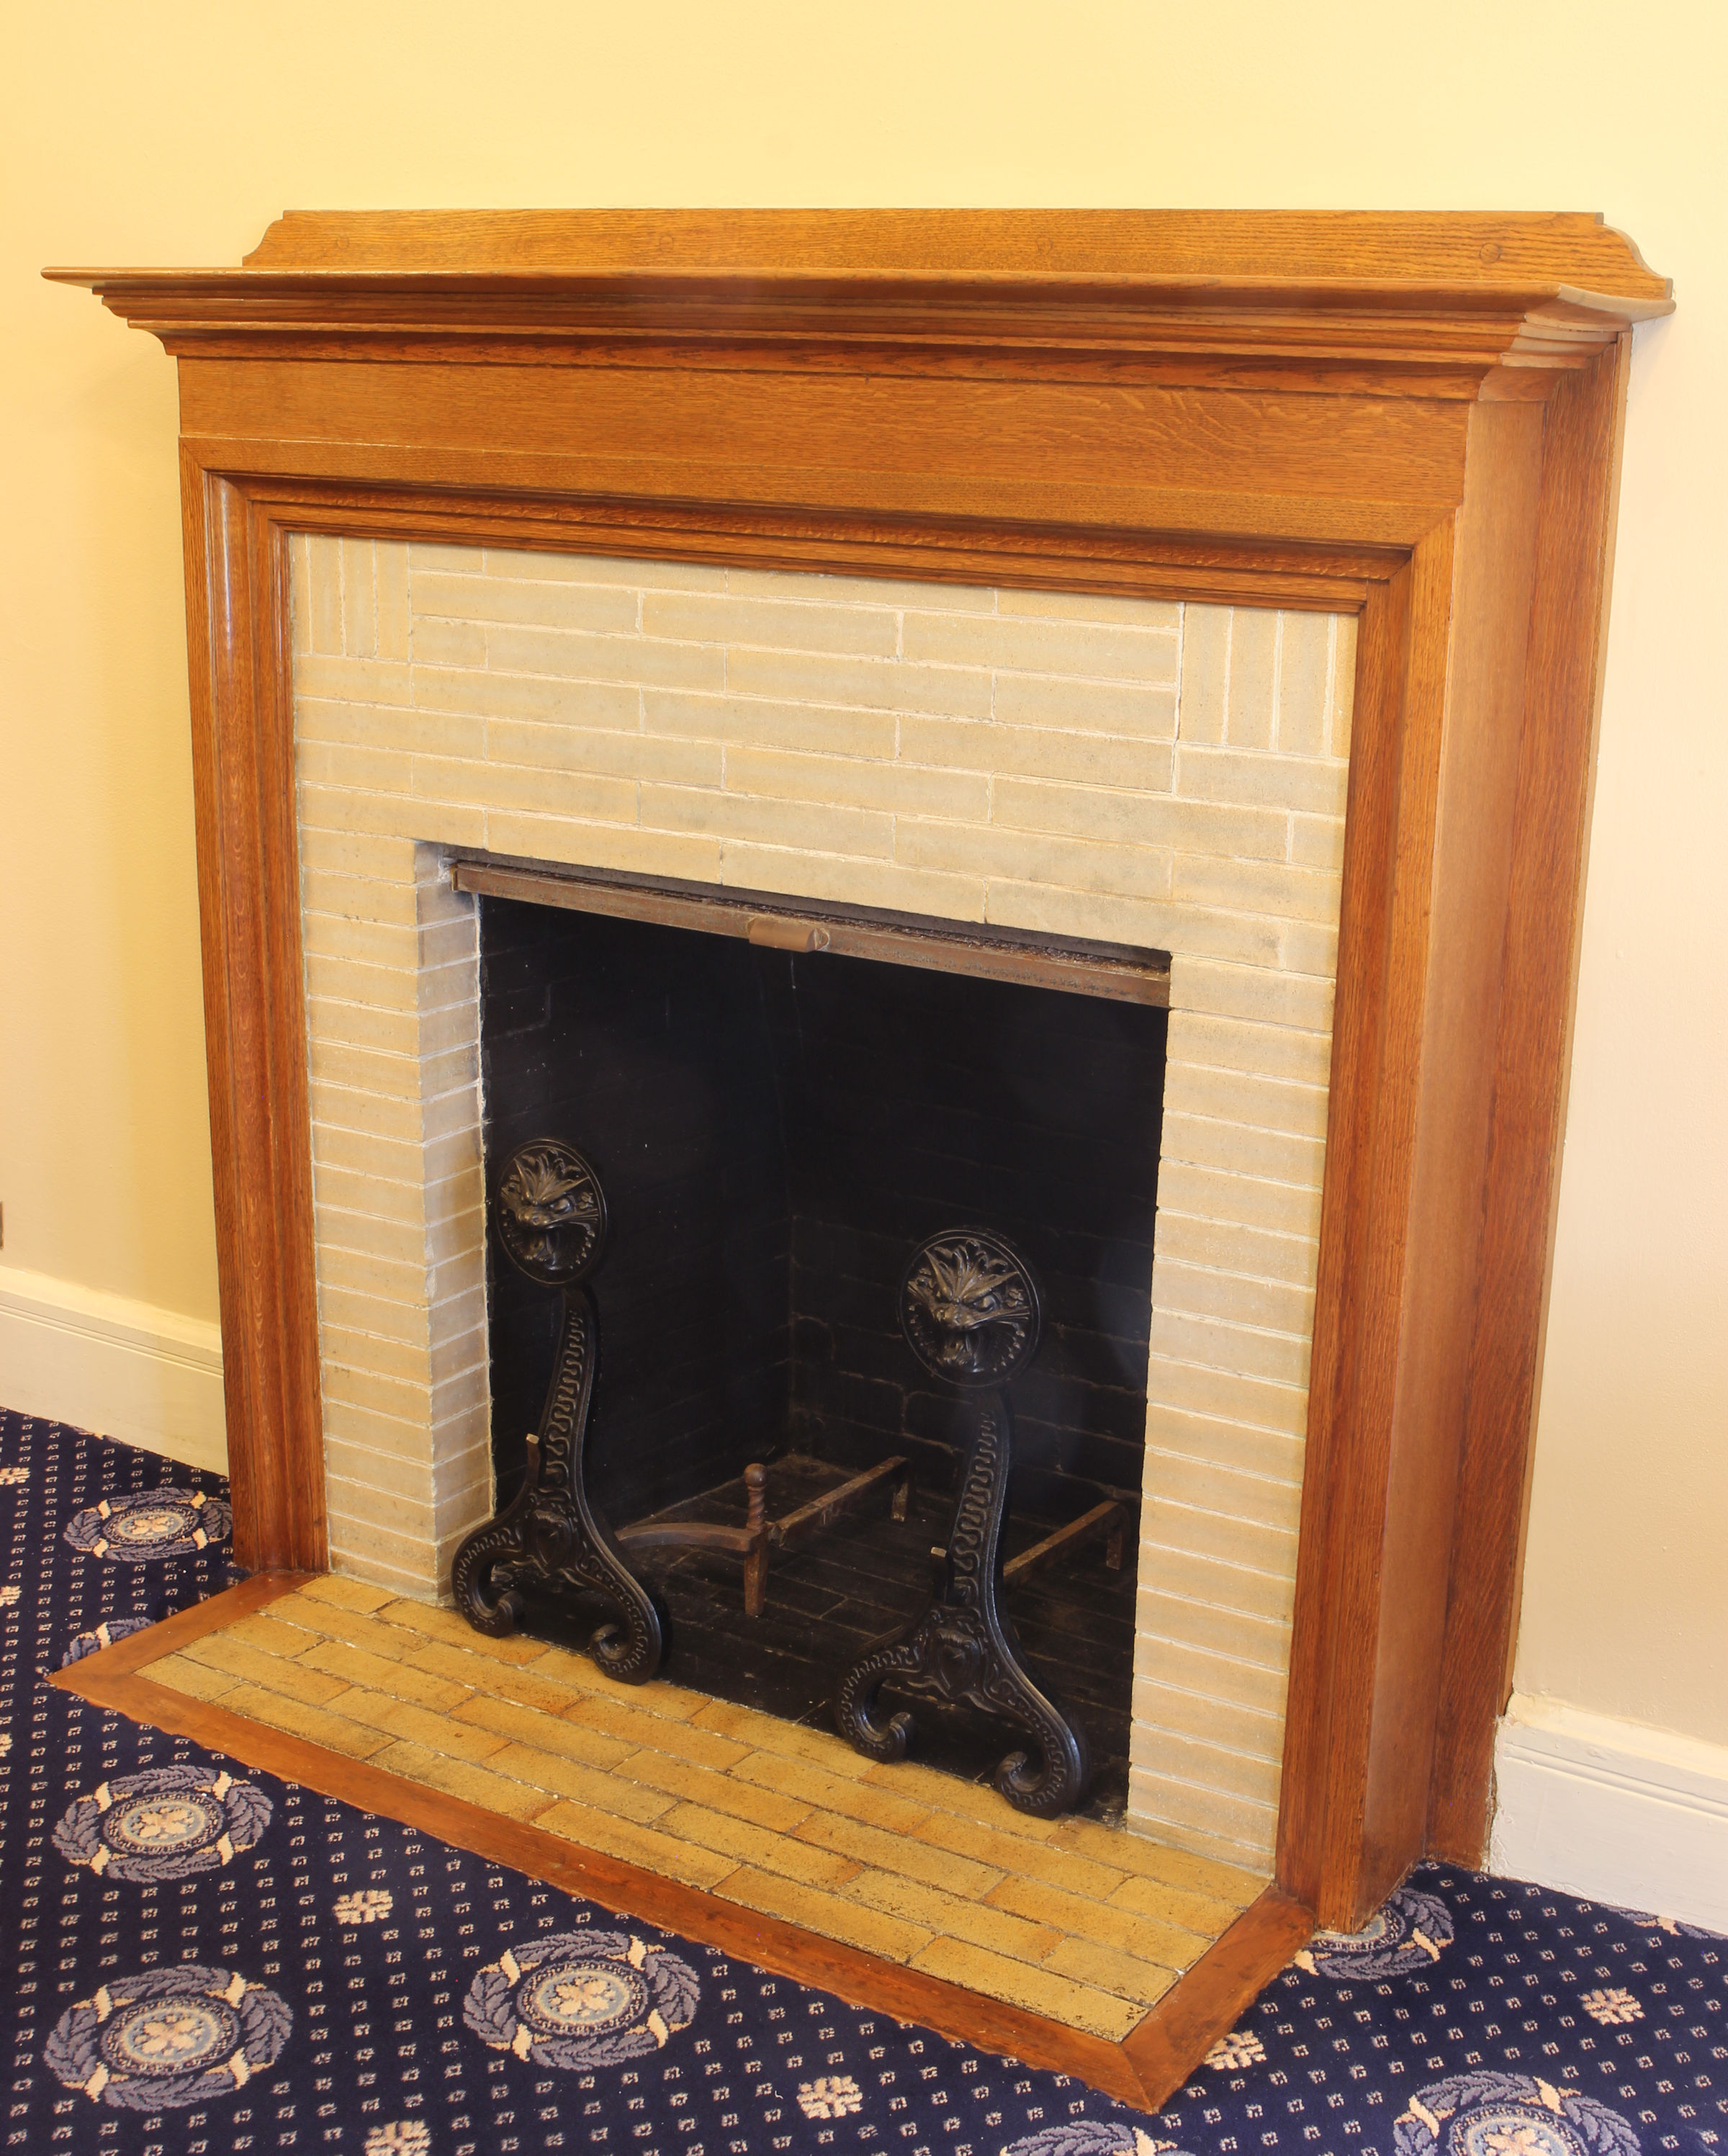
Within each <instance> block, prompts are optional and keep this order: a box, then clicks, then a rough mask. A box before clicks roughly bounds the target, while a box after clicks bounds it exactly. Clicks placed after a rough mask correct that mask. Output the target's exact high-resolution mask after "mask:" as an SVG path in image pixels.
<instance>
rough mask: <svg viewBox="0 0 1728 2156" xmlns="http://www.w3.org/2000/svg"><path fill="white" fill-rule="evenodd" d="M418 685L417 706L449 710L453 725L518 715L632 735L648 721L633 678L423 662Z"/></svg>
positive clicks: (540, 723)
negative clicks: (550, 675) (490, 670)
mask: <svg viewBox="0 0 1728 2156" xmlns="http://www.w3.org/2000/svg"><path fill="white" fill-rule="evenodd" d="M621 640H622V639H621ZM413 685H414V702H415V705H416V706H417V708H418V709H420V710H423V711H428V712H438V713H442V714H445V715H447V717H446V722H447V723H451V724H454V722H455V721H456V719H457V718H458V717H461V718H464V719H466V720H467V721H469V723H470V724H473V723H476V722H479V721H485V722H488V723H490V722H495V721H499V720H501V719H517V720H520V721H524V722H525V723H526V724H528V725H531V726H578V727H581V726H592V727H597V728H598V729H599V730H600V731H602V732H605V733H629V732H632V731H634V730H635V728H636V727H638V726H639V725H640V724H641V719H642V702H643V699H642V691H641V690H640V689H639V688H638V687H637V686H636V685H634V684H633V682H630V681H628V680H623V681H554V680H547V679H546V677H545V676H544V675H509V674H487V673H484V672H479V671H476V670H474V669H472V668H461V667H443V666H433V665H416V667H415V668H414V683H413Z"/></svg>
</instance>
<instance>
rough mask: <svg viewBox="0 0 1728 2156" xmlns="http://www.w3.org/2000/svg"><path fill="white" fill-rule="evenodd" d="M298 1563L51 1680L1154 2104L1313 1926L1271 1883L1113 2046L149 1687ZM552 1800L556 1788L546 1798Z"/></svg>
mask: <svg viewBox="0 0 1728 2156" xmlns="http://www.w3.org/2000/svg"><path fill="white" fill-rule="evenodd" d="M306 1577H307V1575H306V1574H305V1573H264V1574H260V1575H259V1576H257V1577H255V1578H252V1579H249V1580H247V1581H246V1582H245V1583H244V1584H243V1585H241V1586H239V1587H237V1588H230V1589H228V1590H227V1592H225V1593H223V1594H216V1595H213V1596H212V1597H211V1598H210V1599H209V1600H208V1601H206V1602H201V1603H197V1604H194V1606H193V1607H192V1609H185V1610H182V1611H181V1612H179V1613H178V1614H177V1615H175V1616H172V1617H169V1618H165V1619H164V1620H162V1622H161V1623H160V1624H156V1625H151V1626H149V1627H148V1628H147V1629H146V1630H144V1631H142V1632H137V1633H133V1634H132V1635H130V1636H129V1637H128V1638H126V1639H125V1640H117V1641H116V1642H115V1645H113V1646H111V1647H105V1648H104V1649H103V1650H101V1651H100V1653H98V1654H95V1655H86V1656H85V1658H84V1659H83V1660H82V1661H77V1662H74V1663H73V1664H72V1665H71V1666H70V1667H69V1668H67V1669H64V1670H59V1671H55V1672H54V1675H53V1676H51V1677H50V1678H49V1682H50V1683H51V1684H52V1685H54V1686H55V1687H56V1688H57V1689H58V1690H59V1691H67V1692H71V1693H73V1694H74V1695H75V1696H76V1697H79V1699H84V1700H88V1701H89V1702H90V1704H91V1705H92V1706H94V1707H106V1708H110V1709H111V1710H113V1711H114V1712H116V1713H119V1714H124V1715H126V1717H128V1718H129V1719H131V1721H134V1722H144V1723H146V1724H148V1726H149V1727H151V1728H154V1729H163V1730H167V1732H169V1733H170V1734H171V1735H173V1736H177V1737H187V1738H191V1739H192V1741H193V1743H197V1744H202V1745H204V1746H206V1747H207V1748H208V1749H209V1750H211V1751H213V1752H219V1753H223V1754H225V1755H226V1756H227V1757H228V1758H232V1759H238V1760H239V1761H240V1762H241V1763H243V1764H244V1765H246V1766H249V1767H253V1768H257V1769H259V1771H260V1772H262V1773H264V1774H276V1775H279V1776H280V1777H281V1778H282V1779H284V1780H286V1781H292V1782H298V1783H300V1784H303V1785H304V1786H305V1787H306V1788H308V1789H316V1790H317V1791H318V1792H319V1794H320V1795H322V1796H327V1797H336V1798H339V1799H341V1800H342V1801H343V1802H344V1803H346V1804H355V1805H357V1806H359V1807H360V1809H362V1810H364V1811H368V1812H372V1813H375V1814H377V1815H380V1816H381V1817H382V1818H385V1819H393V1820H400V1821H401V1822H402V1824H403V1825H405V1826H411V1827H414V1828H417V1829H418V1830H420V1831H421V1832H422V1833H425V1834H433V1835H438V1837H439V1838H440V1839H441V1840H444V1841H448V1842H449V1843H451V1844H452V1845H454V1847H456V1848H458V1849H465V1850H469V1851H472V1852H473V1853H474V1855H475V1856H484V1857H485V1858H487V1859H488V1860H489V1861H490V1862H492V1863H495V1864H507V1865H510V1866H512V1867H513V1868H514V1869H515V1870H517V1871H526V1873H528V1875H529V1876H531V1877H532V1878H536V1879H544V1880H546V1881H550V1882H551V1884H552V1885H553V1886H561V1887H562V1888H563V1889H564V1890H565V1891H566V1892H568V1893H572V1894H580V1895H582V1896H583V1897H585V1898H587V1899H588V1900H592V1901H596V1902H599V1903H600V1905H601V1906H602V1907H603V1908H607V1909H610V1910H612V1911H613V1912H615V1913H616V1914H618V1915H619V1916H624V1917H640V1918H643V1919H644V1920H645V1921H647V1922H649V1923H653V1924H662V1925H664V1926H665V1927H666V1928H667V1929H668V1930H669V1931H674V1932H677V1933H680V1934H682V1936H683V1937H685V1938H691V1939H695V1940H698V1941H700V1943H702V1944H703V1945H705V1946H712V1947H718V1948H720V1949H721V1950H722V1952H724V1953H735V1954H738V1955H741V1956H742V1957H744V1958H746V1959H748V1960H750V1961H751V1962H754V1963H756V1964H757V1966H758V1967H760V1968H762V1969H770V1970H772V1972H773V1973H774V1974H776V1975H777V1976H787V1977H791V1978H792V1979H795V1980H796V1981H797V1982H798V1983H800V1984H818V1985H820V1986H821V1987H822V1988H823V1989H825V1990H828V1991H834V1992H838V1994H839V1995H840V1996H841V1997H842V1998H843V1999H847V2000H849V2002H850V2003H851V2004H852V2005H855V2006H863V2007H865V2008H868V2009H869V2010H873V2011H875V2012H879V2013H885V2014H891V2015H895V2017H896V2019H898V2020H902V2021H915V2022H918V2023H920V2024H921V2025H924V2026H925V2027H926V2028H931V2029H935V2030H937V2031H939V2033H941V2035H945V2036H949V2037H951V2038H952V2039H953V2040H955V2041H956V2043H961V2044H972V2045H978V2046H982V2047H983V2048H984V2049H986V2050H988V2051H999V2052H1002V2053H1003V2054H1005V2055H1006V2056H1008V2057H1010V2058H1015V2059H1022V2060H1024V2061H1026V2063H1027V2064H1028V2066H1045V2067H1049V2069H1051V2070H1052V2071H1054V2072H1057V2073H1069V2074H1074V2075H1076V2076H1079V2079H1080V2080H1082V2081H1084V2082H1090V2084H1091V2086H1092V2087H1095V2088H1100V2089H1104V2090H1105V2091H1107V2092H1108V2093H1109V2094H1110V2095H1111V2096H1114V2097H1119V2098H1120V2100H1121V2101H1122V2102H1124V2103H1131V2104H1136V2105H1140V2106H1143V2107H1145V2108H1146V2109H1147V2110H1151V2111H1156V2109H1157V2108H1158V2107H1159V2106H1160V2105H1161V2104H1162V2103H1163V2102H1164V2101H1165V2099H1166V2098H1167V2097H1168V2096H1169V2095H1170V2093H1171V2092H1172V2090H1174V2089H1176V2088H1177V2087H1179V2086H1180V2085H1181V2083H1182V2081H1183V2080H1184V2079H1185V2078H1186V2077H1187V2074H1188V2073H1189V2072H1190V2071H1191V2070H1192V2068H1193V2067H1194V2066H1196V2065H1197V2063H1198V2061H1200V2059H1201V2058H1202V2056H1204V2055H1205V2053H1206V2051H1207V2050H1208V2047H1209V2046H1210V2045H1211V2044H1212V2042H1213V2040H1214V2038H1215V2037H1216V2036H1217V2035H1218V2032H1219V2031H1220V2030H1222V2029H1226V2028H1228V2027H1229V2026H1230V2025H1232V2023H1233V2021H1234V2020H1235V2019H1236V2017H1237V2015H1238V2014H1239V2013H1240V2012H1241V2010H1242V2009H1243V2006H1245V2005H1247V2004H1248V2002H1249V2000H1250V1999H1253V1997H1254V1994H1256V1993H1257V1992H1258V1991H1259V1989H1261V1988H1262V1986H1263V1985H1264V1984H1266V1983H1268V1982H1269V1980H1270V1979H1271V1978H1272V1977H1274V1976H1275V1975H1276V1974H1277V1973H1278V1971H1279V1969H1282V1968H1283V1967H1284V1964H1285V1963H1287V1962H1288V1961H1289V1960H1290V1957H1291V1955H1292V1954H1294V1953H1295V1952H1296V1951H1297V1949H1298V1948H1300V1947H1301V1946H1302V1945H1303V1944H1304V1943H1305V1941H1306V1940H1307V1938H1308V1937H1309V1935H1310V1933H1311V1932H1312V1931H1313V1929H1314V1920H1313V1917H1312V1916H1311V1914H1310V1912H1309V1911H1307V1910H1306V1909H1304V1908H1302V1907H1300V1906H1299V1905H1298V1904H1296V1903H1295V1902H1292V1901H1290V1898H1289V1897H1287V1896H1284V1895H1282V1894H1280V1893H1279V1892H1278V1891H1277V1890H1276V1889H1275V1888H1269V1889H1268V1890H1267V1892H1265V1893H1264V1894H1263V1895H1262V1896H1261V1897H1260V1898H1259V1901H1257V1902H1254V1904H1253V1905H1252V1906H1251V1907H1249V1908H1248V1909H1246V1910H1244V1911H1243V1914H1242V1915H1241V1916H1240V1917H1238V1918H1237V1920H1236V1922H1234V1923H1233V1925H1232V1926H1231V1927H1230V1928H1229V1930H1228V1931H1227V1932H1226V1933H1224V1935H1223V1938H1220V1939H1219V1940H1218V1942H1217V1943H1216V1944H1215V1945H1214V1946H1213V1947H1212V1948H1210V1949H1209V1950H1208V1952H1207V1953H1204V1954H1203V1955H1202V1957H1201V1958H1200V1959H1199V1960H1198V1961H1197V1962H1196V1963H1195V1964H1194V1966H1193V1967H1192V1969H1189V1970H1188V1971H1187V1974H1186V1975H1184V1976H1182V1977H1181V1978H1180V1979H1178V1980H1177V1983H1176V1984H1173V1985H1172V1987H1171V1989H1169V1990H1168V1991H1167V1993H1166V1994H1165V1995H1164V1997H1163V1998H1162V1999H1160V2000H1159V2001H1158V2003H1157V2005H1156V2006H1154V2007H1152V2008H1151V2010H1150V2011H1149V2012H1148V2013H1147V2014H1146V2017H1145V2019H1144V2020H1142V2021H1141V2022H1140V2024H1139V2025H1138V2026H1137V2027H1136V2028H1135V2029H1134V2030H1132V2031H1131V2033H1130V2034H1129V2035H1128V2036H1127V2038H1126V2040H1124V2041H1123V2042H1122V2043H1120V2044H1113V2043H1111V2042H1110V2041H1109V2040H1108V2039H1106V2038H1105V2037H1102V2036H1091V2035H1086V2034H1085V2033H1084V2031H1083V2030H1078V2029H1070V2028H1069V2027H1067V2026H1066V2025H1064V2024H1063V2023H1061V2022H1059V2021H1052V2020H1048V2019H1047V2018H1046V2017H1045V2016H1043V2015H1038V2014H1033V2013H1031V2012H1029V2011H1028V2010H1026V2009H1025V2008H1023V2007H1018V2006H1011V2005H1007V2004H1005V2003H1004V2002H1003V2001H1002V2000H1001V1999H988V1998H986V1997H985V1996H984V1995H983V1994H982V1993H979V1992H975V1991H968V1990H967V1989H964V1988H963V1987H962V1986H961V1985H959V1984H951V1983H949V1982H948V1981H946V1979H942V1978H940V1977H934V1976H926V1975H925V1974H922V1973H921V1972H920V1971H919V1970H917V1969H906V1968H903V1967H902V1966H901V1965H900V1963H895V1962H886V1961H882V1960H879V1958H877V1957H876V1956H875V1955H874V1954H870V1953H865V1952H864V1950H863V1949H862V1948H857V1947H850V1946H847V1945H845V1944H843V1943H841V1942H840V1941H838V1940H834V1939H827V1938H822V1937H820V1936H819V1935H818V1933H814V1932H807V1931H803V1930H801V1929H800V1928H798V1927H797V1925H795V1924H789V1923H787V1922H783V1921H782V1919H781V1918H779V1917H767V1916H762V1915H760V1914H758V1913H757V1912H756V1911H755V1910H753V1909H747V1908H745V1907H742V1906H741V1904H739V1903H737V1902H726V1901H722V1900H721V1899H720V1897H719V1896H718V1895H715V1894H708V1893H705V1892H702V1891H701V1889H700V1888H699V1887H695V1886H684V1885H681V1884H680V1883H679V1881H675V1880H670V1879H664V1878H662V1877H661V1876H659V1874H658V1873H656V1872H653V1871H644V1869H643V1868H642V1866H639V1865H635V1864H629V1863H626V1862H625V1861H623V1860H622V1859H621V1858H618V1857H613V1856H606V1855H604V1854H603V1853H602V1851H598V1850H591V1849H583V1848H582V1847H580V1846H579V1845H577V1844H576V1843H574V1842H572V1841H569V1840H566V1839H565V1837H564V1836H563V1835H556V1834H553V1833H551V1832H550V1831H548V1830H546V1829H545V1828H541V1827H536V1826H531V1825H524V1824H522V1823H521V1822H520V1821H519V1820H511V1819H506V1818H505V1817H503V1816H502V1815H500V1814H499V1813H497V1812H490V1811H487V1810H486V1809H484V1807H482V1806H480V1805H479V1804H471V1803H469V1802H468V1801H467V1800H466V1799H464V1798H461V1797H453V1796H449V1795H447V1794H445V1793H444V1791H443V1790H441V1789H429V1788H428V1787H426V1786H425V1785H424V1784H420V1783H417V1782H408V1781H404V1780H403V1779H402V1778H401V1777H400V1776H398V1775H396V1774H388V1773H387V1772H386V1771H385V1770H384V1769H383V1768H378V1767H374V1766H371V1765H369V1764H368V1763H367V1762H365V1761H364V1760H360V1759H352V1758H348V1757H347V1756H346V1754H345V1753H340V1752H332V1751H330V1750H327V1749H326V1748H325V1747H324V1746H322V1745H319V1744H314V1743H310V1742H309V1741H308V1740H307V1739H306V1738H302V1737H295V1736H291V1735H290V1734H289V1733H288V1732H285V1731H283V1730H278V1729H272V1728H269V1727H267V1726H266V1725H265V1724H264V1723H262V1722H253V1721H250V1720H249V1719H248V1718H247V1717H245V1716H244V1715H239V1714H236V1713H234V1712H233V1711H232V1710H231V1709H229V1708H226V1707H223V1705H222V1704H221V1702H219V1701H206V1700H197V1699H192V1698H189V1697H187V1696H186V1695H185V1694H184V1693H182V1692H177V1691H172V1690H171V1689H170V1687H169V1686H167V1685H159V1684H156V1683H154V1682H152V1681H151V1679H150V1678H149V1677H147V1676H140V1675H139V1674H138V1672H139V1671H140V1670H141V1669H142V1668H144V1667H146V1666H147V1665H149V1664H150V1663H151V1662H156V1661H161V1660H162V1658H163V1657H164V1656H165V1655H170V1654H172V1653H173V1652H174V1651H175V1650H177V1648H180V1647H183V1646H185V1645H187V1644H189V1643H190V1642H191V1641H192V1640H198V1639H203V1638H204V1637H205V1636H206V1635H208V1634H209V1633H211V1632H213V1631H218V1630H221V1629H222V1628H223V1626H225V1625H229V1624H232V1623H233V1621H234V1620H235V1619H236V1618H238V1617H242V1616H245V1615H248V1614H250V1613H251V1612H252V1611H253V1610H254V1609H267V1608H268V1607H269V1604H271V1603H272V1602H274V1601H277V1600H279V1599H281V1597H283V1596H284V1595H287V1594H292V1593H293V1592H294V1591H295V1588H296V1587H298V1586H300V1585H301V1584H303V1583H304V1581H305V1578H306ZM548 1801H550V1799H549V1800H548Z"/></svg>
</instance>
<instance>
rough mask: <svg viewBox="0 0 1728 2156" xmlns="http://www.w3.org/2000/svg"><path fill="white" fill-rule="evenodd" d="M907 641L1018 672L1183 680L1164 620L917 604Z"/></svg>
mask: <svg viewBox="0 0 1728 2156" xmlns="http://www.w3.org/2000/svg"><path fill="white" fill-rule="evenodd" d="M900 648H901V649H902V650H903V651H904V652H905V654H906V656H907V658H908V659H910V660H934V661H936V662H938V663H939V664H941V665H950V666H956V665H957V666H987V667H990V668H992V670H1008V671H1012V672H1013V673H1017V674H1047V675H1049V674H1062V675H1082V676H1084V678H1086V679H1087V680H1094V681H1096V680H1111V681H1156V682H1173V681H1174V680H1175V679H1176V661H1177V644H1176V639H1175V638H1174V637H1173V636H1172V635H1171V634H1169V632H1168V631H1167V629H1163V628H1158V629H1141V628H1137V627H1130V626H1126V625H1124V624H1109V623H1105V622H1100V621H1064V620H1061V619H1054V618H1052V617H1051V616H1049V615H1048V614H1042V615H1040V614H1018V615H1017V614H995V615H990V614H982V613H964V614H954V613H912V612H910V611H909V612H908V613H906V615H905V627H904V629H903V632H902V637H901V647H900Z"/></svg>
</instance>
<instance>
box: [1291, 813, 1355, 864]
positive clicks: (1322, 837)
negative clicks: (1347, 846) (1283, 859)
mask: <svg viewBox="0 0 1728 2156" xmlns="http://www.w3.org/2000/svg"><path fill="white" fill-rule="evenodd" d="M1290 859H1291V860H1293V861H1295V862H1298V863H1300V865H1303V866H1304V867H1307V868H1315V869H1336V870H1341V869H1342V867H1343V865H1344V823H1343V819H1342V818H1341V817H1338V816H1305V815H1293V816H1292V817H1291V818H1290Z"/></svg>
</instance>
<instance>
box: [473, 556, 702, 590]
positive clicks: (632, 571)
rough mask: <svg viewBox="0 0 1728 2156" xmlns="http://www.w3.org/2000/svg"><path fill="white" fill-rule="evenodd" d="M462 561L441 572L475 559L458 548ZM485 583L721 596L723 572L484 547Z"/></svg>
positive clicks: (691, 565)
mask: <svg viewBox="0 0 1728 2156" xmlns="http://www.w3.org/2000/svg"><path fill="white" fill-rule="evenodd" d="M461 552H462V554H463V560H462V561H460V562H457V561H452V562H447V563H444V564H443V565H442V566H444V567H449V568H458V569H459V568H463V567H465V566H466V565H467V564H469V563H470V562H472V561H473V560H474V550H473V549H471V548H466V547H464V548H463V549H462V550H461ZM484 562H485V572H486V574H487V575H488V576H489V577H519V578H522V579H524V580H526V581H527V582H531V583H548V582H556V581H558V580H564V581H567V582H569V583H580V584H628V585H629V586H630V587H631V588H632V589H633V590H638V591H677V592H723V591H724V590H725V589H726V571H725V570H724V569H723V568H717V567H709V566H708V565H707V564H706V563H705V562H650V561H646V560H644V561H640V562H635V561H628V560H625V559H623V558H620V557H613V556H611V555H603V554H544V553H540V552H525V551H523V550H521V549H520V548H516V547H487V548H486V550H485V557H484Z"/></svg>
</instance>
